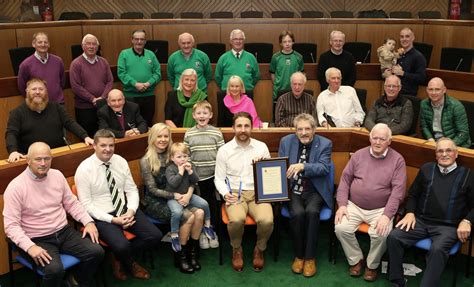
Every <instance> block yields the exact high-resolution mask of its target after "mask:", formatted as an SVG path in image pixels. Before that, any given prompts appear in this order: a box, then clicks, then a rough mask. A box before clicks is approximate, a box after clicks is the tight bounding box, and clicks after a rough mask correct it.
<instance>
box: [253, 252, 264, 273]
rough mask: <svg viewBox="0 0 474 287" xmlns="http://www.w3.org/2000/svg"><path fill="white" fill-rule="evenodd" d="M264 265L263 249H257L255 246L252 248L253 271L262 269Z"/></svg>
mask: <svg viewBox="0 0 474 287" xmlns="http://www.w3.org/2000/svg"><path fill="white" fill-rule="evenodd" d="M264 266H265V258H264V257H263V251H261V250H260V249H258V247H257V246H255V248H254V249H253V270H254V271H255V272H260V271H262V269H263V267H264Z"/></svg>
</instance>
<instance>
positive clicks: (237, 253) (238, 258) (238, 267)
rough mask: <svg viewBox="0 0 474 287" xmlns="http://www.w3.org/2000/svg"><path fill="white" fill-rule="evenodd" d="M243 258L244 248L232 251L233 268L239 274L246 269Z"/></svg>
mask: <svg viewBox="0 0 474 287" xmlns="http://www.w3.org/2000/svg"><path fill="white" fill-rule="evenodd" d="M243 257H244V255H243V251H242V247H240V248H238V249H234V250H233V251H232V268H234V270H235V271H237V272H242V269H244V259H243Z"/></svg>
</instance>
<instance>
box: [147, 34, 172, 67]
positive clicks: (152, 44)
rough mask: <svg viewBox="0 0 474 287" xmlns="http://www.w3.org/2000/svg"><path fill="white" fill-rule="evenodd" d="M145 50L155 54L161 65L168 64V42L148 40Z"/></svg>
mask: <svg viewBox="0 0 474 287" xmlns="http://www.w3.org/2000/svg"><path fill="white" fill-rule="evenodd" d="M145 49H148V50H150V51H152V52H153V53H155V56H156V58H157V59H158V62H160V64H165V63H168V41H164V40H148V41H146V44H145Z"/></svg>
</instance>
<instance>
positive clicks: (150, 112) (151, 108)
mask: <svg viewBox="0 0 474 287" xmlns="http://www.w3.org/2000/svg"><path fill="white" fill-rule="evenodd" d="M127 101H131V102H134V103H136V104H138V106H139V107H140V114H141V115H142V117H143V118H144V119H145V121H146V123H147V125H148V126H149V127H151V126H153V117H154V116H155V95H152V96H146V97H127Z"/></svg>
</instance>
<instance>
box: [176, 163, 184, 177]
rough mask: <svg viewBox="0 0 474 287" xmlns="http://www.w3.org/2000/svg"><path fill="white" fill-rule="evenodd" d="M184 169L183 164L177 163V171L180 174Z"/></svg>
mask: <svg viewBox="0 0 474 287" xmlns="http://www.w3.org/2000/svg"><path fill="white" fill-rule="evenodd" d="M184 169H185V168H184V164H182V165H178V172H179V174H180V175H183V174H184Z"/></svg>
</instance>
